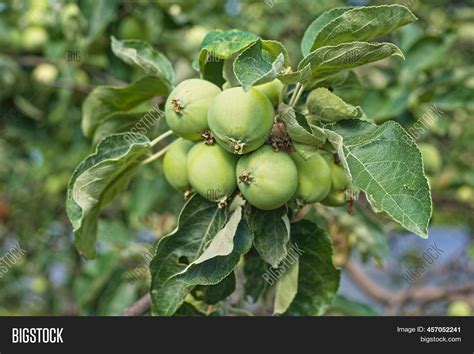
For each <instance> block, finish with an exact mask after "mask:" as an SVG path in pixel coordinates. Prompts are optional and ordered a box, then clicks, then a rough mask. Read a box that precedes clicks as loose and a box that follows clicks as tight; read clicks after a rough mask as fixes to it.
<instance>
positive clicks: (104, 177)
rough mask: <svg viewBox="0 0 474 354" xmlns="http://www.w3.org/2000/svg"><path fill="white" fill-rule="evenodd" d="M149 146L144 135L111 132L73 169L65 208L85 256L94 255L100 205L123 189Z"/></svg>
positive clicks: (90, 256)
mask: <svg viewBox="0 0 474 354" xmlns="http://www.w3.org/2000/svg"><path fill="white" fill-rule="evenodd" d="M149 148H150V141H149V140H148V139H147V138H146V137H145V136H143V135H138V134H137V135H135V136H134V139H133V141H130V139H128V136H126V135H125V134H116V135H111V136H109V137H107V138H106V139H104V140H102V141H101V142H100V144H99V145H98V146H97V149H96V152H95V153H93V154H92V155H89V156H88V157H87V158H86V159H85V160H83V161H82V162H81V163H80V164H79V166H78V167H77V168H76V170H75V171H74V172H73V174H72V176H71V179H70V180H69V185H68V192H67V200H66V211H67V214H68V217H69V220H70V221H71V224H72V226H73V232H74V236H75V245H76V248H77V250H78V251H79V253H81V254H82V255H83V256H84V257H86V258H94V257H95V253H96V252H95V243H96V233H97V216H98V214H99V211H100V209H101V208H102V207H103V206H105V205H106V204H107V203H108V202H110V201H111V200H112V199H113V197H115V195H117V194H118V193H120V192H121V191H123V189H124V188H125V187H126V186H127V184H128V182H129V179H130V177H131V176H132V174H133V173H134V172H135V169H136V168H137V167H138V165H139V163H140V162H141V160H142V157H143V156H144V155H145V154H146V153H147V152H148V151H149Z"/></svg>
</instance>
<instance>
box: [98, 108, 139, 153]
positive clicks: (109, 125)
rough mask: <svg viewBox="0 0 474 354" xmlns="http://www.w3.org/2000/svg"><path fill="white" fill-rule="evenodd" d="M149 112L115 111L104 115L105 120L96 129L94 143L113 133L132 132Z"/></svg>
mask: <svg viewBox="0 0 474 354" xmlns="http://www.w3.org/2000/svg"><path fill="white" fill-rule="evenodd" d="M147 114H148V112H136V113H135V112H114V113H111V114H109V115H108V116H106V117H104V120H103V121H102V122H101V124H100V125H99V126H98V127H97V129H96V130H95V132H94V137H93V139H92V143H93V144H94V145H96V144H97V143H98V142H99V141H101V140H102V139H103V138H105V137H107V136H109V135H112V134H116V133H125V132H130V131H131V129H132V128H133V127H134V126H135V125H137V123H138V122H139V121H140V120H141V119H142V118H143V117H145V116H146V115H147ZM144 133H145V135H146V133H148V132H147V131H145V132H144Z"/></svg>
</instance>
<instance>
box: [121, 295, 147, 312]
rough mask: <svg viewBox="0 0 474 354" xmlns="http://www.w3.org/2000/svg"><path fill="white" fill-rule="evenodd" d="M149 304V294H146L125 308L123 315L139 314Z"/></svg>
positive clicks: (144, 310) (145, 310) (145, 309)
mask: <svg viewBox="0 0 474 354" xmlns="http://www.w3.org/2000/svg"><path fill="white" fill-rule="evenodd" d="M150 306H151V297H150V294H146V295H145V296H143V297H142V298H141V299H140V300H138V301H137V302H136V303H134V304H133V305H132V306H130V307H129V308H127V309H126V310H125V311H124V312H123V315H124V316H141V315H143V314H144V313H146V312H147V311H148V310H149V309H150Z"/></svg>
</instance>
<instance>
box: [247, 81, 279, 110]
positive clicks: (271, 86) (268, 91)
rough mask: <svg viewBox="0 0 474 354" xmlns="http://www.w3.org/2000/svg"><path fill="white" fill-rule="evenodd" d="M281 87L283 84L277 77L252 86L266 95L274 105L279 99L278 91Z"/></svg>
mask: <svg viewBox="0 0 474 354" xmlns="http://www.w3.org/2000/svg"><path fill="white" fill-rule="evenodd" d="M283 87H284V85H283V84H282V83H281V81H280V80H278V79H275V80H273V81H270V82H267V83H265V84H261V85H257V86H254V88H255V89H256V90H258V91H260V92H261V93H263V94H264V95H265V96H267V97H268V98H269V99H270V101H271V102H272V104H273V105H274V106H276V105H277V104H278V101H279V100H280V93H281V91H282V90H283Z"/></svg>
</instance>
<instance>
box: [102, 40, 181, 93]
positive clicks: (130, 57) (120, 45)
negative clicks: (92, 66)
mask: <svg viewBox="0 0 474 354" xmlns="http://www.w3.org/2000/svg"><path fill="white" fill-rule="evenodd" d="M111 38H112V52H113V53H114V54H115V55H116V56H117V57H118V58H120V59H122V60H123V61H124V62H125V63H127V64H129V65H132V66H135V67H138V68H140V69H142V70H143V72H144V74H145V75H147V76H153V77H157V78H159V79H161V80H162V81H163V82H164V83H165V84H166V86H167V87H168V90H169V91H171V89H172V87H173V83H174V72H173V66H172V65H171V63H170V61H169V60H168V58H166V57H165V56H164V55H163V54H162V53H160V52H159V51H157V50H156V49H154V48H153V47H152V46H151V45H150V44H149V43H147V42H145V41H139V40H125V41H120V40H117V39H115V38H114V37H113V36H112V37H111Z"/></svg>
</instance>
